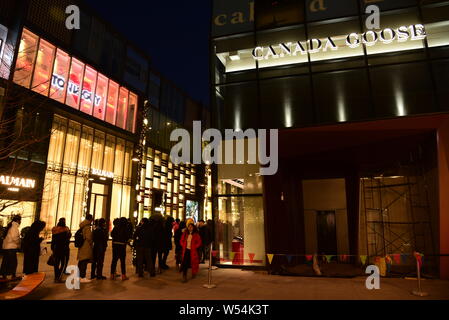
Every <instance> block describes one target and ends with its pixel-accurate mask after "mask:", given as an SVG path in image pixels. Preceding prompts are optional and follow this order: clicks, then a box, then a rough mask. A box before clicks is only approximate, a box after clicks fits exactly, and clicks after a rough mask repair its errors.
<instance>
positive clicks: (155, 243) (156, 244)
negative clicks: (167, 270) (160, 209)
mask: <svg viewBox="0 0 449 320" xmlns="http://www.w3.org/2000/svg"><path fill="white" fill-rule="evenodd" d="M163 223H164V217H162V215H161V214H160V213H155V214H152V215H151V217H150V233H151V234H150V247H151V264H152V265H151V269H155V264H156V256H157V259H158V267H159V268H158V269H159V270H158V271H159V272H160V268H161V266H162V251H163V234H164V225H163Z"/></svg>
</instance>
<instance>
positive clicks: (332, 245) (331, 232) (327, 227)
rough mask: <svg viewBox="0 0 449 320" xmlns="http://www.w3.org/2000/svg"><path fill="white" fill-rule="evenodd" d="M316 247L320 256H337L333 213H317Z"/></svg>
mask: <svg viewBox="0 0 449 320" xmlns="http://www.w3.org/2000/svg"><path fill="white" fill-rule="evenodd" d="M316 226H317V245H318V253H320V254H327V255H331V254H337V223H336V219H335V211H331V210H326V211H317V213H316Z"/></svg>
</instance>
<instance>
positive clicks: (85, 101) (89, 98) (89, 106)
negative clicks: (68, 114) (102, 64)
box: [80, 67, 97, 115]
mask: <svg viewBox="0 0 449 320" xmlns="http://www.w3.org/2000/svg"><path fill="white" fill-rule="evenodd" d="M96 85H97V72H96V71H95V70H94V69H92V68H91V67H86V71H85V73H84V83H83V91H82V92H81V107H80V110H81V111H82V112H84V113H87V114H89V115H92V111H93V105H94V101H95V99H96V96H95V87H96Z"/></svg>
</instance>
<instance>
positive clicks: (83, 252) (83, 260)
mask: <svg viewBox="0 0 449 320" xmlns="http://www.w3.org/2000/svg"><path fill="white" fill-rule="evenodd" d="M92 221H93V217H92V215H91V214H89V213H88V214H87V215H86V219H85V220H84V221H83V222H81V223H80V230H81V234H82V237H83V240H84V241H83V244H82V246H81V247H80V248H79V249H78V268H79V271H80V278H81V280H80V282H81V283H89V282H91V280H89V279H87V276H86V274H87V265H88V264H89V262H92V259H93V257H94V253H93V236H92V229H91V226H92Z"/></svg>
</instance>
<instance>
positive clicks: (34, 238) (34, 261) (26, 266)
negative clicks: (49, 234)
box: [22, 221, 45, 274]
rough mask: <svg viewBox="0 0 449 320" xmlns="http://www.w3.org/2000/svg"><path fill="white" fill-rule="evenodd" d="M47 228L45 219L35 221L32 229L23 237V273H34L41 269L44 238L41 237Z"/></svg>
mask: <svg viewBox="0 0 449 320" xmlns="http://www.w3.org/2000/svg"><path fill="white" fill-rule="evenodd" d="M44 228H45V222H44V221H35V222H33V224H32V225H31V228H30V230H29V231H28V232H27V233H26V235H25V237H24V238H23V244H22V248H23V273H24V274H32V273H35V272H38V270H39V256H40V255H41V242H42V241H43V240H44V238H42V237H39V235H40V233H41V232H42V230H44Z"/></svg>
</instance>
